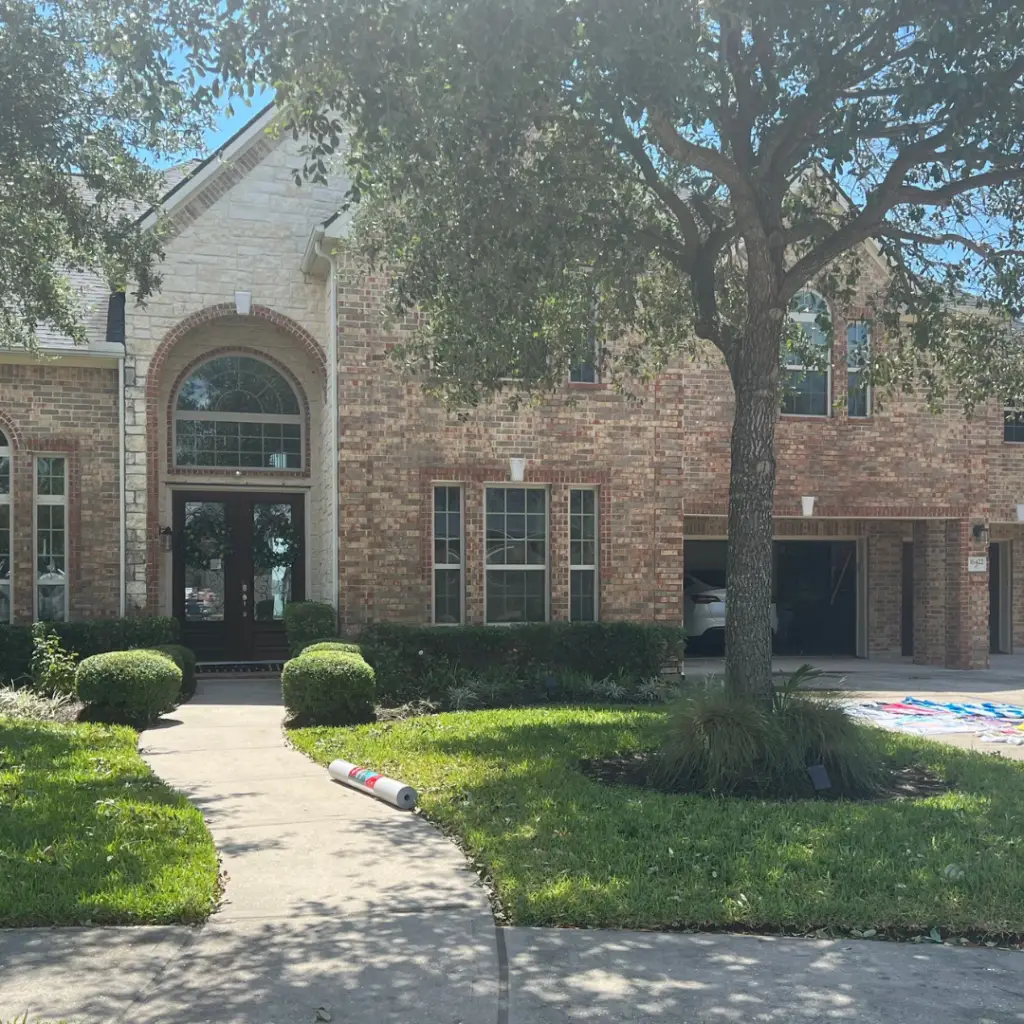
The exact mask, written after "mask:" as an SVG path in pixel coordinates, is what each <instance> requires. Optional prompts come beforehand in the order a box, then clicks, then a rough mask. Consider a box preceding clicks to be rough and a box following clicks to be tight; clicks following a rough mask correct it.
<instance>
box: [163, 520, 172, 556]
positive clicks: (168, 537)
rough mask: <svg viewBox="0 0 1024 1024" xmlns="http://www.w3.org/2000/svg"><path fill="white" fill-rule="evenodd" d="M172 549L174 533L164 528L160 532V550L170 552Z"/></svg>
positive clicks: (166, 527) (168, 528)
mask: <svg viewBox="0 0 1024 1024" xmlns="http://www.w3.org/2000/svg"><path fill="white" fill-rule="evenodd" d="M173 548H174V531H173V530H172V529H171V528H170V527H169V526H165V527H164V528H163V529H162V530H161V531H160V550H161V551H171V550H173Z"/></svg>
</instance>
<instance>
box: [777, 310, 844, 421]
mask: <svg viewBox="0 0 1024 1024" xmlns="http://www.w3.org/2000/svg"><path fill="white" fill-rule="evenodd" d="M789 318H790V320H792V321H793V322H794V323H796V324H798V325H799V327H800V329H801V331H802V332H803V343H802V345H801V346H799V347H798V348H793V347H789V348H787V349H786V351H785V352H784V353H783V361H782V387H783V393H782V413H783V415H785V416H828V415H830V414H831V405H832V403H831V402H830V400H829V399H830V396H831V394H832V360H831V352H830V347H831V345H830V339H829V335H828V332H827V331H826V329H825V328H826V325H827V324H829V323H830V316H829V311H828V304H827V303H826V302H825V300H824V299H823V298H822V297H821V296H820V295H818V294H817V293H815V292H811V291H802V292H798V293H797V294H796V295H795V296H794V297H793V301H792V303H791V304H790V309H789ZM812 357H813V358H812Z"/></svg>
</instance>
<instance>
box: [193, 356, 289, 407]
mask: <svg viewBox="0 0 1024 1024" xmlns="http://www.w3.org/2000/svg"><path fill="white" fill-rule="evenodd" d="M177 408H178V409H179V410H182V411H188V412H250V413H252V412H257V413H268V414H271V415H278V416H298V415H300V410H299V401H298V398H296V396H295V392H294V391H293V390H292V387H291V385H290V384H289V383H288V381H287V380H285V378H284V377H283V376H282V375H281V374H280V373H278V371H277V370H275V369H274V367H272V366H271V365H270V364H269V363H265V362H263V361H262V360H260V359H253V358H251V357H250V356H220V357H219V358H217V359H211V360H210V361H209V362H207V363H203V365H202V366H200V367H199V368H198V369H197V370H196V371H195V373H193V374H192V376H191V377H189V379H188V380H187V381H186V382H185V384H184V386H183V387H182V389H181V391H180V392H179V393H178V404H177Z"/></svg>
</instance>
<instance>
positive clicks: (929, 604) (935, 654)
mask: <svg viewBox="0 0 1024 1024" xmlns="http://www.w3.org/2000/svg"><path fill="white" fill-rule="evenodd" d="M946 575H947V574H946V524H945V522H944V521H941V520H924V521H918V522H915V523H914V663H915V664H917V665H936V666H945V664H946Z"/></svg>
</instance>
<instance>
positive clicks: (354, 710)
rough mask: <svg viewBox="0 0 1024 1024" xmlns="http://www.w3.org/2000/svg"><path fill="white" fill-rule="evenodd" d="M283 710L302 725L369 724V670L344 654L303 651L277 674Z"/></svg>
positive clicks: (371, 688) (371, 680) (371, 684)
mask: <svg viewBox="0 0 1024 1024" xmlns="http://www.w3.org/2000/svg"><path fill="white" fill-rule="evenodd" d="M281 689H282V692H283V694H284V706H285V707H286V708H287V709H288V714H289V715H290V716H291V718H292V720H293V721H295V722H297V723H302V724H304V725H354V724H355V723H357V722H370V721H372V720H373V698H374V693H375V690H376V687H375V684H374V675H373V669H372V668H370V666H369V665H368V664H367V663H366V662H365V661H364V660H363V659H362V658H361V657H360V656H359V655H358V654H352V653H351V652H348V651H312V652H310V651H307V652H304V653H303V654H300V655H299V656H298V657H297V658H292V660H291V661H289V662H287V663H286V664H285V666H284V671H283V672H282V673H281Z"/></svg>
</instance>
